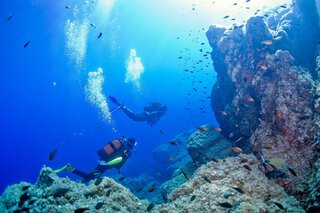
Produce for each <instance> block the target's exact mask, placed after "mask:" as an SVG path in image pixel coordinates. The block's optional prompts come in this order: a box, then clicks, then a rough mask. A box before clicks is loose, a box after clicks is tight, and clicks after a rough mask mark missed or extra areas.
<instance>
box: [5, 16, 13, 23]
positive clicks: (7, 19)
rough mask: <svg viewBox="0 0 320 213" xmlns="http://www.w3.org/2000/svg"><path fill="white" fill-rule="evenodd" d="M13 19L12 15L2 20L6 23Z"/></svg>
mask: <svg viewBox="0 0 320 213" xmlns="http://www.w3.org/2000/svg"><path fill="white" fill-rule="evenodd" d="M12 18H13V15H10V16H8V17H7V18H6V19H4V21H6V22H8V21H10V20H11V19H12Z"/></svg>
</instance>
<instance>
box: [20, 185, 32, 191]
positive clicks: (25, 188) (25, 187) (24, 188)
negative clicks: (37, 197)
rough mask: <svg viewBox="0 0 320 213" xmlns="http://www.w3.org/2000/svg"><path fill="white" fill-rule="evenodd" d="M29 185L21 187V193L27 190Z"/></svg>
mask: <svg viewBox="0 0 320 213" xmlns="http://www.w3.org/2000/svg"><path fill="white" fill-rule="evenodd" d="M29 187H30V185H27V186H23V187H22V191H26V190H27V189H29Z"/></svg>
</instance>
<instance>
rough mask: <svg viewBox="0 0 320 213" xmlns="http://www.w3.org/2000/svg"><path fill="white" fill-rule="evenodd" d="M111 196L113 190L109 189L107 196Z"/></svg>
mask: <svg viewBox="0 0 320 213" xmlns="http://www.w3.org/2000/svg"><path fill="white" fill-rule="evenodd" d="M110 194H111V189H109V190H108V191H107V193H106V196H107V197H109V196H110Z"/></svg>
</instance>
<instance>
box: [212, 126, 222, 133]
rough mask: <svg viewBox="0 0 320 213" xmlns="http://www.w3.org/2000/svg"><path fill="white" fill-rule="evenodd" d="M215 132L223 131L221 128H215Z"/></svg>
mask: <svg viewBox="0 0 320 213" xmlns="http://www.w3.org/2000/svg"><path fill="white" fill-rule="evenodd" d="M214 130H215V131H217V132H221V131H222V129H221V128H219V127H215V128H214Z"/></svg>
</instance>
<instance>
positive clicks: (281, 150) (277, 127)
mask: <svg viewBox="0 0 320 213" xmlns="http://www.w3.org/2000/svg"><path fill="white" fill-rule="evenodd" d="M207 38H208V40H209V43H210V45H211V47H212V54H211V57H212V60H213V65H214V68H215V71H216V72H217V82H216V83H215V84H214V86H213V89H212V101H211V104H212V108H213V111H214V113H215V115H216V118H217V120H218V122H219V123H220V126H221V128H222V130H223V131H222V133H223V134H224V136H225V137H226V138H228V139H229V140H231V141H232V142H233V145H236V146H240V147H242V148H243V149H244V150H252V151H253V153H254V154H255V155H256V156H257V157H258V158H259V159H260V162H262V163H263V162H267V161H268V160H269V159H275V158H276V159H283V160H284V161H285V165H286V166H285V168H282V169H284V170H287V169H288V170H289V171H291V173H289V178H288V181H287V182H286V183H285V184H284V186H285V188H286V189H287V190H288V191H290V192H292V193H297V190H298V189H297V187H296V186H297V185H298V184H300V183H303V182H304V181H305V180H306V179H307V178H308V176H309V175H310V173H311V171H312V167H313V164H314V162H315V160H316V159H317V157H318V154H319V142H318V140H319V113H320V110H319V108H318V107H319V104H318V103H319V97H320V96H319V92H318V90H319V89H318V85H319V83H318V72H317V71H318V70H317V68H316V67H317V66H316V64H317V63H316V62H317V60H316V57H317V40H318V14H317V9H316V3H315V1H307V2H306V1H296V2H295V3H293V5H292V7H291V8H288V9H284V10H283V11H281V12H280V13H275V14H274V15H271V16H269V17H268V18H267V17H266V16H264V17H252V18H250V19H249V20H248V21H247V23H246V25H241V26H234V27H232V28H230V29H224V28H220V27H216V26H211V27H210V28H209V30H208V31H207ZM221 111H224V112H225V113H226V114H227V116H225V115H222V114H221ZM276 169H279V168H276ZM299 190H303V189H299ZM299 190H298V191H299Z"/></svg>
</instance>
